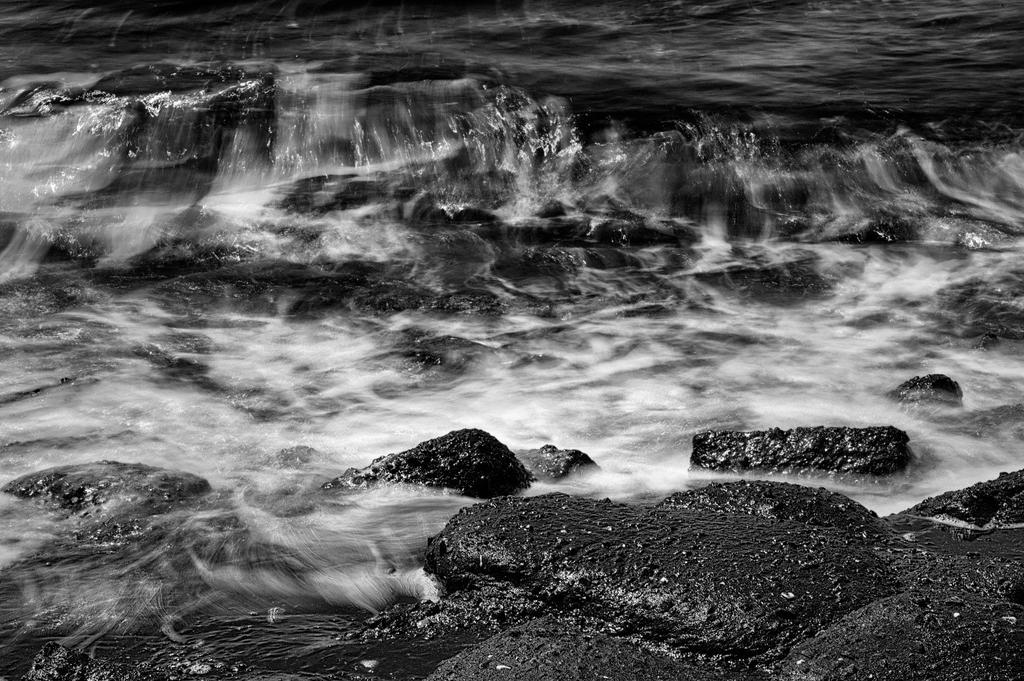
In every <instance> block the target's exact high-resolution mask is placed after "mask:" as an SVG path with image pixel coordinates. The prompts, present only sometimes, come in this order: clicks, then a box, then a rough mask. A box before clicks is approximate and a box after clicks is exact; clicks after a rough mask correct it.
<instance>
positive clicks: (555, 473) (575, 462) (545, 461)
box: [517, 445, 599, 481]
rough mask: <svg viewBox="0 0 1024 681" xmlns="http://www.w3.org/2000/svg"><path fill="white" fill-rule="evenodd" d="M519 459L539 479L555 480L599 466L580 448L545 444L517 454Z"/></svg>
mask: <svg viewBox="0 0 1024 681" xmlns="http://www.w3.org/2000/svg"><path fill="white" fill-rule="evenodd" d="M517 456H518V457H519V460H520V461H522V462H523V465H525V466H526V470H528V471H530V473H532V474H533V476H534V477H535V478H537V479H538V480H548V481H555V480H561V479H562V478H567V477H569V476H570V475H574V474H576V473H580V472H582V471H584V470H586V469H595V468H599V466H598V465H597V464H596V463H594V460H593V459H591V458H590V457H589V456H588V455H587V454H585V453H584V452H581V451H580V450H578V449H559V448H558V447H556V446H554V445H544V446H543V447H541V448H540V449H530V450H527V451H523V452H519V453H518V454H517Z"/></svg>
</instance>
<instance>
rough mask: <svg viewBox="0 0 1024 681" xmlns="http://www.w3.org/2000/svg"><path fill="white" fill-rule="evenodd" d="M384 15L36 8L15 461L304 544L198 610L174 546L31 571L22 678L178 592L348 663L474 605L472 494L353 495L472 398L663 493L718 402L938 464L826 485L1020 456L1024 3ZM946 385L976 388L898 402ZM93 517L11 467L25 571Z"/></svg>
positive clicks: (1, 29) (560, 7)
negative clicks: (459, 534)
mask: <svg viewBox="0 0 1024 681" xmlns="http://www.w3.org/2000/svg"><path fill="white" fill-rule="evenodd" d="M343 4H344V3H331V2H326V1H317V0H291V1H290V2H259V3H244V2H236V3H226V2H221V3H198V2H197V3H189V2H185V1H181V2H172V1H171V0H164V1H160V0H156V1H154V2H147V3H136V2H131V3H129V2H115V1H113V0H111V1H108V2H88V1H85V0H67V1H65V2H57V1H53V2H48V3H44V6H42V7H41V6H40V3H29V2H17V1H12V2H7V3H4V5H3V7H2V8H0V81H2V82H0V310H2V315H0V350H2V351H0V375H2V377H3V383H2V386H0V483H3V482H6V481H7V480H9V479H12V478H14V477H15V476H18V475H21V474H23V473H27V472H30V471H33V470H37V469H40V468H45V467H48V466H51V465H57V464H63V463H72V462H86V461H95V460H101V459H111V460H119V461H139V462H143V463H149V464H153V465H159V466H166V467H171V468H179V469H182V470H186V471H190V472H193V473H196V474H198V475H202V476H204V477H206V478H207V479H208V480H210V482H211V483H212V484H213V485H214V487H215V488H216V489H218V490H220V493H221V494H222V495H223V496H224V499H225V501H224V504H223V505H222V508H221V510H220V511H216V512H214V511H211V512H210V513H211V514H212V515H213V516H215V515H216V514H217V513H222V514H229V515H231V517H232V518H233V519H234V521H236V522H240V523H242V524H243V525H244V526H245V527H246V528H247V531H248V532H249V533H250V535H249V536H250V537H255V539H254V540H253V541H254V542H256V543H258V544H259V545H260V546H262V547H264V548H263V549H260V550H262V551H265V552H267V553H268V554H271V553H273V551H274V550H279V551H287V552H288V555H289V556H291V558H290V560H291V563H289V565H290V566H291V567H290V568H289V569H287V570H286V569H284V568H282V567H281V566H280V565H278V564H276V563H275V562H274V559H272V558H267V557H266V556H263V557H262V558H260V559H259V560H255V559H253V560H218V561H215V562H216V564H213V563H211V562H210V561H208V560H207V559H206V558H204V556H203V555H201V552H197V554H196V555H195V556H194V561H193V563H194V567H195V569H194V571H193V572H190V576H189V577H187V578H186V577H185V576H180V579H181V581H182V582H185V581H187V580H194V581H196V582H199V583H202V584H203V585H204V589H205V591H204V593H205V595H204V596H202V597H199V596H196V597H195V598H194V599H193V598H191V597H189V598H179V597H178V596H173V595H169V587H167V584H166V583H165V582H167V581H171V582H173V581H174V580H176V579H179V576H177V575H176V574H175V573H174V572H173V571H168V570H164V571H162V572H161V570H160V569H157V568H152V566H153V565H158V563H159V556H156V555H154V552H157V551H158V549H153V548H149V549H142V550H141V553H140V555H139V556H138V560H139V561H140V563H139V564H140V565H141V564H146V565H149V566H150V568H152V569H150V568H147V570H148V571H147V572H146V573H145V574H146V577H145V578H142V577H137V576H133V575H135V573H133V572H131V570H128V569H126V568H124V566H111V565H110V564H108V563H104V562H103V561H102V560H98V561H97V562H94V563H89V564H86V565H81V564H75V563H74V561H73V560H72V561H70V566H53V567H52V569H51V570H50V572H49V573H47V574H45V575H43V574H41V573H32V574H30V575H28V576H27V577H26V576H23V575H22V573H16V574H18V575H22V576H20V577H10V576H9V577H7V579H9V580H10V579H15V580H20V581H19V583H18V585H17V586H18V588H17V589H16V591H17V593H18V594H19V596H18V598H16V599H14V602H10V603H8V604H7V605H6V606H5V610H4V623H3V627H2V630H0V635H2V636H3V637H4V639H3V640H0V655H2V654H3V653H2V651H3V650H12V651H17V652H16V653H12V654H11V655H10V656H8V658H7V659H14V658H19V659H18V660H16V661H15V662H12V663H10V665H11V666H10V667H9V669H12V670H18V669H23V663H24V658H23V657H21V656H23V655H25V654H26V652H25V651H26V650H31V649H34V648H35V647H38V642H39V641H40V640H42V638H44V637H46V636H57V637H66V638H65V639H64V640H67V641H71V642H74V643H83V642H89V641H94V640H100V641H102V638H101V637H102V636H103V635H104V634H110V635H115V634H119V633H131V632H132V631H134V630H140V631H153V630H154V627H149V629H147V628H146V625H145V622H147V621H149V620H147V617H149V616H150V615H153V613H157V614H158V616H157V617H156V619H157V620H158V621H159V626H157V627H156V628H155V629H156V630H157V631H160V630H162V632H163V634H164V635H167V636H169V637H171V638H172V639H176V640H177V639H182V638H183V639H184V640H185V641H186V642H185V643H182V644H181V645H182V646H186V647H187V646H193V647H196V646H199V647H201V646H202V645H210V646H213V647H214V648H216V649H217V650H219V651H221V653H222V654H223V655H226V656H227V658H228V659H246V658H247V657H249V656H252V655H256V654H257V653H255V652H254V651H256V650H258V651H261V652H260V653H259V654H261V655H263V656H264V657H265V658H266V659H267V660H270V662H268V664H271V663H273V664H277V665H279V666H281V667H283V668H291V667H296V666H297V667H300V668H307V669H318V668H324V666H325V665H326V666H329V664H330V660H335V659H336V658H337V656H338V655H341V656H342V657H344V654H342V653H339V652H337V650H338V648H339V647H342V643H341V642H342V641H344V640H345V639H344V637H345V634H346V632H347V629H346V627H347V626H348V625H346V624H345V623H346V622H354V621H357V620H358V619H359V618H360V617H362V616H363V615H364V614H365V613H366V612H367V611H374V610H377V609H379V608H381V607H383V606H385V605H387V604H388V603H391V602H394V601H395V600H396V599H400V598H409V597H414V598H423V597H430V595H431V590H432V585H431V584H430V582H429V581H428V580H426V579H425V578H424V577H423V576H422V575H421V574H420V573H419V571H418V552H419V551H420V550H421V549H422V547H423V545H424V542H425V540H426V538H427V537H428V536H430V535H431V534H433V533H435V532H436V531H437V530H438V529H439V528H440V527H441V526H442V525H443V523H444V522H445V519H446V518H447V517H448V516H449V515H450V514H451V513H453V512H454V511H455V510H456V509H457V508H459V507H460V506H461V505H463V504H466V503H469V500H467V499H463V498H459V497H453V496H445V495H436V494H425V493H419V492H415V491H409V490H388V491H379V492H370V493H365V494H361V495H356V496H353V497H346V498H338V497H328V496H324V495H319V494H317V493H316V492H315V490H316V488H317V487H318V485H319V484H320V483H321V482H323V481H324V480H326V479H328V478H330V477H332V476H334V475H337V474H338V473H339V472H341V471H342V470H344V469H345V468H347V467H349V466H361V465H364V464H365V463H366V462H368V461H369V460H370V459H372V458H374V457H376V456H379V455H381V454H384V453H387V452H392V451H399V450H402V449H406V448H408V447H410V446H412V445H414V444H415V443H417V442H419V441H422V440H425V439H428V438H430V437H435V436H438V435H441V434H443V433H445V432H447V431H449V430H453V429H456V428H462V427H479V428H482V429H485V430H487V431H488V432H490V433H492V434H493V435H495V436H496V437H498V438H499V439H500V440H502V441H503V442H505V443H506V444H508V445H509V446H510V447H511V448H512V449H529V448H535V447H538V446H540V445H542V444H544V443H547V442H553V443H555V444H558V445H559V446H562V447H573V448H578V449H582V450H584V451H586V452H588V453H589V454H590V455H591V456H592V457H593V458H594V459H595V460H596V461H597V462H598V463H599V464H600V466H601V471H600V472H599V473H598V474H596V475H593V476H590V477H587V478H583V479H575V480H570V481H567V482H565V483H564V484H561V485H557V486H554V485H541V486H538V487H536V488H535V489H534V491H538V490H539V491H549V490H551V489H563V490H567V491H573V492H576V493H581V494H588V495H598V496H611V497H614V498H619V499H627V500H628V499H648V498H654V497H657V496H659V495H663V494H665V493H668V492H670V491H673V490H677V489H680V488H683V487H686V486H688V485H691V484H693V482H694V481H695V480H696V479H698V478H700V477H702V476H700V475H698V474H696V473H694V472H691V471H689V470H688V450H689V447H690V439H691V437H692V435H693V434H694V433H695V432H696V431H699V430H703V429H708V428H713V427H725V428H741V429H757V428H766V427H772V426H779V427H792V426H798V425H818V424H836V425H839V424H848V425H876V424H892V425H895V426H898V427H900V428H903V429H904V430H906V431H907V432H908V433H909V434H910V436H911V440H912V445H913V447H914V450H915V453H916V455H917V461H916V463H915V465H914V466H913V468H912V470H911V471H910V472H909V473H908V474H907V475H906V476H900V477H898V478H896V479H894V480H888V481H882V482H877V481H865V480H836V479H822V480H817V479H815V480H813V482H820V483H821V484H825V485H827V486H830V487H833V488H836V489H839V490H841V491H843V492H845V493H847V494H849V495H851V496H853V497H854V498H856V499H858V500H860V501H862V502H863V503H865V504H866V505H868V506H869V507H871V508H873V509H875V510H876V511H878V512H879V513H889V512H894V511H898V510H900V509H902V508H905V507H907V506H909V505H911V504H912V503H914V502H916V501H918V500H920V499H921V498H923V497H925V496H928V495H930V494H933V493H936V492H938V491H941V490H946V489H951V488H954V487H960V486H964V485H966V484H969V483H973V482H976V481H978V480H982V479H986V478H989V477H993V476H994V475H995V474H996V473H997V472H998V471H1000V470H1010V469H1017V468H1020V462H1019V454H1018V452H1019V450H1020V446H1021V439H1022V437H1024V415H1022V411H1024V410H1019V409H1018V410H1014V409H1004V410H1001V411H1000V410H998V409H997V408H998V407H1001V406H1005V405H1013V404H1017V403H1020V402H1022V401H1024V366H1022V365H1021V364H1020V363H1019V362H1018V361H1017V357H1018V354H1019V352H1020V349H1021V340H1022V339H1024V303H1022V301H1024V265H1021V262H1020V243H1019V237H1020V235H1021V234H1022V233H1024V155H1022V152H1024V143H1022V131H1024V120H1022V113H1021V112H1022V111H1024V107H1022V106H1021V94H1020V93H1021V92H1024V62H1022V61H1021V60H1020V59H1019V49H1020V45H1019V37H1020V34H1021V31H1022V29H1024V19H1022V18H1021V13H1020V11H1019V10H1017V9H1016V8H1015V7H1014V4H1013V3H999V2H994V1H983V0H973V1H969V2H956V3H953V2H934V1H929V2H924V1H922V0H889V1H886V2H879V1H877V0H873V1H872V2H867V1H860V0H856V1H851V2H844V3H831V2H810V1H806V0H790V1H781V0H779V1H767V0H719V1H717V2H707V3H695V2H683V1H679V2H667V1H660V2H652V3H644V4H643V5H642V6H639V7H638V6H637V4H636V3H626V2H621V3H620V2H601V3H594V4H585V3H584V4H581V3H569V2H564V3H563V2H557V1H551V2H542V3H541V2H528V1H523V2H519V3H508V2H493V3H479V4H470V5H469V6H468V7H466V6H462V5H456V4H454V3H453V4H451V5H450V6H449V5H447V4H445V3H424V4H422V5H421V4H408V3H404V4H403V3H372V4H370V3H368V4H367V5H365V6H363V7H358V8H354V9H342V8H339V6H340V5H343ZM937 372H941V373H946V374H949V375H951V376H952V377H954V378H955V379H956V380H958V381H959V382H960V384H961V385H962V386H963V390H964V394H965V398H964V404H965V406H964V410H965V413H947V412H937V411H935V410H905V409H901V408H899V407H897V406H896V405H894V404H893V403H892V402H891V401H889V400H888V399H886V397H885V393H886V392H887V391H889V390H891V389H892V388H894V387H895V386H896V385H897V384H898V383H900V382H901V381H903V380H905V379H906V378H909V377H911V376H914V375H920V374H925V373H937ZM993 410H995V411H993ZM298 445H303V446H306V447H310V448H312V449H304V450H292V451H291V453H289V452H285V453H284V454H282V453H281V451H282V450H287V449H288V448H292V447H296V446H298ZM703 477H704V478H706V477H707V476H703ZM805 480H806V479H805ZM55 522H56V521H54V520H53V519H51V518H50V517H48V516H45V515H43V514H41V513H39V512H32V511H29V510H26V509H25V508H24V505H23V504H20V503H16V502H14V501H12V500H11V499H5V498H0V566H11V565H17V564H18V561H19V560H21V559H22V558H24V557H25V556H28V555H30V554H31V553H32V552H33V551H35V550H38V548H39V547H40V546H44V545H45V544H46V542H47V541H48V538H50V537H52V536H54V534H55V533H57V532H58V531H59V530H58V529H57V526H56V525H55ZM181 523H182V524H183V527H186V528H191V529H188V531H194V532H196V533H197V534H202V533H203V532H209V531H212V530H210V529H209V528H210V527H212V526H215V525H216V518H212V519H211V518H208V517H198V518H186V519H181ZM228 543H229V544H230V542H228ZM267 546H270V547H277V548H276V549H267V548H265V547H267ZM238 550H241V549H238ZM261 555H262V554H261ZM147 561H148V562H147ZM266 565H269V567H266ZM261 566H263V567H261ZM23 572H24V571H23ZM154 575H157V577H154ZM133 580H135V581H133ZM182 588H183V589H185V590H186V591H187V588H185V587H182ZM189 588H191V587H189ZM211 593H212V594H214V596H211V595H210V594H211ZM175 599H177V600H175ZM214 606H216V607H214ZM204 608H205V610H204ZM275 608H282V609H283V610H275ZM200 611H204V612H207V615H206V616H205V617H203V618H195V619H193V620H191V621H188V616H189V614H190V613H192V612H200ZM249 613H257V614H256V615H250V614H249ZM268 613H269V614H268ZM281 613H289V614H291V613H302V614H304V617H305V619H301V620H293V624H290V625H289V624H287V621H288V620H287V619H286V617H285V615H283V614H281ZM247 618H248V619H247ZM346 618H347V619H346ZM278 620H283V621H284V622H285V623H286V624H285V625H284V626H288V627H290V628H291V629H290V630H291V631H300V632H304V633H302V634H301V636H302V638H303V640H304V641H306V644H307V645H306V647H305V648H303V649H301V650H296V649H294V647H292V646H290V645H289V644H287V643H286V642H285V643H282V642H281V640H280V637H281V635H280V628H278V629H275V628H274V627H275V626H276V624H275V623H276V622H278ZM261 623H262V624H261ZM135 625H138V626H137V627H136V626H135ZM189 627H191V629H189ZM303 627H307V628H308V630H307V629H303ZM179 630H180V631H179ZM190 637H191V638H190ZM284 638H285V639H287V637H284ZM26 641H27V643H26ZM197 642H198V643H197ZM19 646H23V647H21V648H19ZM158 647H159V646H158ZM197 649H198V648H197ZM378 652H379V651H378ZM197 654H198V653H197ZM346 654H349V655H350V656H351V657H352V659H351V660H349V662H351V664H352V665H354V666H355V668H358V667H359V665H360V664H363V666H364V667H372V666H373V665H374V664H376V663H375V662H374V661H373V660H370V659H366V660H363V662H360V659H362V658H361V657H360V656H364V655H371V656H372V654H373V651H370V652H367V651H366V650H362V649H360V650H358V651H353V652H351V653H346ZM410 654H414V653H410ZM182 655H185V653H182ZM232 656H234V657H232ZM332 656H333V657H332ZM185 657H187V655H185ZM183 659H184V658H183ZM345 659H347V658H345ZM364 663H365V664H364ZM4 664H5V663H0V673H3V672H4V671H5V669H4ZM182 664H185V663H184V662H183V663H182ZM383 664H384V666H383V667H381V668H379V669H378V671H380V670H384V671H386V670H387V668H388V667H387V662H384V663H383Z"/></svg>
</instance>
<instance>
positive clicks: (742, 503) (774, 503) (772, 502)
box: [659, 480, 892, 540]
mask: <svg viewBox="0 0 1024 681" xmlns="http://www.w3.org/2000/svg"><path fill="white" fill-rule="evenodd" d="M659 506H660V507H663V508H673V509H677V510H681V511H691V512H701V513H709V512H710V513H739V514H743V515H753V516H758V517H761V518H779V519H783V520H794V521H797V522H801V523H805V524H807V525H813V526H815V527H831V528H835V529H839V530H843V531H847V532H850V533H852V534H855V535H859V536H862V537H863V538H865V539H868V538H870V539H874V540H877V539H881V538H884V537H889V536H891V535H892V531H891V530H890V529H889V528H888V526H887V525H886V524H885V523H884V522H883V521H882V520H881V519H879V517H878V516H877V515H876V514H875V513H874V512H872V511H869V510H868V509H866V508H864V507H863V506H862V505H860V504H858V503H857V502H856V501H854V500H853V499H850V498H848V497H845V496H843V495H842V494H838V493H836V492H830V491H829V490H827V489H825V488H824V487H818V488H817V489H815V488H813V487H806V486H804V485H794V484H791V483H788V482H769V481H766V480H738V481H736V482H724V483H723V482H713V483H711V484H710V485H707V486H706V487H701V488H700V489H693V490H687V491H685V492H676V493H675V494H673V495H672V496H670V497H668V498H667V499H665V500H664V501H662V502H661V503H660V504H659Z"/></svg>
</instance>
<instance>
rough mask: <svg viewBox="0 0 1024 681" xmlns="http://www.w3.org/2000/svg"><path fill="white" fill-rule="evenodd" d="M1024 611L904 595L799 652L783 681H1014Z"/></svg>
mask: <svg viewBox="0 0 1024 681" xmlns="http://www.w3.org/2000/svg"><path fill="white" fill-rule="evenodd" d="M1022 670H1024V607H1021V606H1019V605H1016V604H1012V603H1006V602H1000V601H997V600H992V599H988V598H984V597H980V596H975V595H972V594H965V593H960V592H947V593H944V594H934V593H929V594H922V593H915V592H908V593H903V594H899V595H897V596H893V597H891V598H886V599H883V600H880V601H878V602H876V603H872V604H870V605H868V606H866V607H864V608H862V609H860V610H857V611H856V612H853V613H851V614H849V615H848V616H847V617H845V618H844V619H843V620H841V621H840V622H838V623H836V624H835V625H833V626H832V627H830V628H829V629H826V630H825V631H823V632H821V633H820V634H818V635H817V636H815V637H814V638H811V639H808V640H807V641H804V642H802V643H799V644H797V646H796V647H795V648H794V649H793V651H792V652H791V653H790V654H789V656H788V657H787V658H786V660H785V662H784V663H783V666H782V671H781V674H780V676H779V677H778V678H781V679H785V680H786V681H840V680H847V679H848V680H851V681H852V680H854V679H856V680H858V681H859V680H860V679H873V680H874V681H962V680H963V679H986V680H987V681H1018V680H1019V679H1020V678H1021V673H1022Z"/></svg>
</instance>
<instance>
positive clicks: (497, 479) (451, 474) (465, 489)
mask: <svg viewBox="0 0 1024 681" xmlns="http://www.w3.org/2000/svg"><path fill="white" fill-rule="evenodd" d="M532 480H533V477H532V476H531V475H530V473H529V471H527V470H526V468H525V467H524V466H523V464H522V463H520V461H519V459H517V458H516V455H515V454H513V453H512V451H511V450H510V449H509V448H508V447H506V446H505V445H504V444H502V443H501V442H499V441H498V440H497V439H496V438H495V437H494V436H493V435H490V434H489V433H486V432H484V431H482V430H478V429H475V428H468V429H465V430H455V431H452V432H450V433H448V434H447V435H443V436H441V437H438V438H434V439H433V440H427V441H426V442H421V443H420V444H418V445H416V446H415V447H413V448H412V449H407V450H405V451H404V452H398V453H396V454H388V455H386V456H382V457H380V458H378V459H375V460H374V461H373V462H372V463H371V464H370V465H369V466H366V467H365V468H350V469H348V470H347V471H345V472H344V473H343V474H342V475H340V476H338V477H337V478H334V479H333V480H330V481H328V482H326V483H324V485H323V487H324V489H334V488H346V487H349V488H352V487H356V488H366V487H372V486H375V485H379V484H382V483H392V484H393V483H405V484H414V485H424V486H426V487H437V488H441V489H449V490H453V491H455V492H458V493H459V494H462V495H465V496H470V497H478V498H481V499H487V498H490V497H495V496H500V495H503V494H515V493H516V492H519V491H520V490H523V489H525V488H526V487H528V486H529V485H530V482H532Z"/></svg>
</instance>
